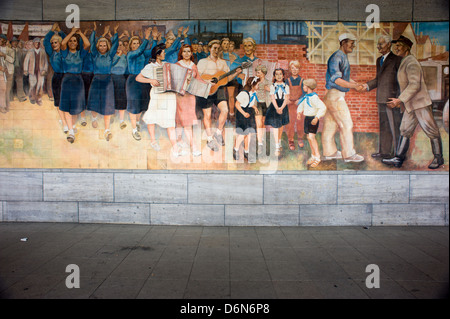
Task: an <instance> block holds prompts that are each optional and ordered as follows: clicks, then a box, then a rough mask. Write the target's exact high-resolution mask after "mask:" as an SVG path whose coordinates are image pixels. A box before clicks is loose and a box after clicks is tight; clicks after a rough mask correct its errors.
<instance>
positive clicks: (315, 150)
mask: <svg viewBox="0 0 450 319" xmlns="http://www.w3.org/2000/svg"><path fill="white" fill-rule="evenodd" d="M316 87H317V83H316V80H314V79H307V80H304V81H303V85H302V90H303V92H305V94H304V95H303V96H302V98H301V99H300V100H299V102H298V108H297V120H301V118H302V114H303V115H304V116H305V120H304V131H305V134H307V138H308V142H309V146H310V147H311V158H310V159H309V160H308V161H307V162H306V164H307V165H310V167H312V168H314V167H317V165H319V163H320V152H319V145H318V144H317V141H316V133H317V129H318V128H319V120H320V119H321V118H322V117H323V116H324V115H325V113H326V111H327V107H326V106H325V103H323V102H322V101H321V100H320V98H319V96H318V95H317V93H316V92H314V89H315V88H316Z"/></svg>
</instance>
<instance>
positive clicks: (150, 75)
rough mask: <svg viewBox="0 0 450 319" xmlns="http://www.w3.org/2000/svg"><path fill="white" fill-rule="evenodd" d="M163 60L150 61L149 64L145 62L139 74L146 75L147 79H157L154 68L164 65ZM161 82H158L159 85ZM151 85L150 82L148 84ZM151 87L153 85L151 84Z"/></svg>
mask: <svg viewBox="0 0 450 319" xmlns="http://www.w3.org/2000/svg"><path fill="white" fill-rule="evenodd" d="M164 63H165V62H163V63H162V64H159V63H156V62H152V63H150V64H147V65H146V66H145V67H144V68H143V69H142V71H141V74H142V75H143V76H144V77H146V78H147V79H152V80H157V78H156V69H157V68H162V66H163V65H164ZM162 84H163V83H160V85H162ZM150 85H152V84H150ZM152 87H153V85H152Z"/></svg>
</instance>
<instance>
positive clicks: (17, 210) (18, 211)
mask: <svg viewBox="0 0 450 319" xmlns="http://www.w3.org/2000/svg"><path fill="white" fill-rule="evenodd" d="M3 221H5V222H6V221H7V222H17V221H18V222H64V223H76V222H78V204H77V203H75V202H7V203H4V212H3Z"/></svg>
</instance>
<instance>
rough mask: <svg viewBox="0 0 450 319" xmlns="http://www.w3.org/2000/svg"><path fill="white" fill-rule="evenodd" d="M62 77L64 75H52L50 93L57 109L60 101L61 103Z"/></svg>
mask: <svg viewBox="0 0 450 319" xmlns="http://www.w3.org/2000/svg"><path fill="white" fill-rule="evenodd" d="M63 77H64V73H56V72H55V73H53V77H52V92H53V97H54V101H53V103H54V104H55V106H56V107H59V104H60V101H61V83H62V80H63Z"/></svg>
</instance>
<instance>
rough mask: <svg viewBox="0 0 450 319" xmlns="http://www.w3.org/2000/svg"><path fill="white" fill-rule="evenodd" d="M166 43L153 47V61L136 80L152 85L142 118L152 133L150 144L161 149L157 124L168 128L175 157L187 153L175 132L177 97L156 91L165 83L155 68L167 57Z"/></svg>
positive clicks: (158, 149)
mask: <svg viewBox="0 0 450 319" xmlns="http://www.w3.org/2000/svg"><path fill="white" fill-rule="evenodd" d="M164 48H165V44H164V43H160V44H158V45H157V46H156V47H154V48H153V49H152V61H153V62H152V63H150V64H147V65H146V66H145V67H144V69H143V70H142V71H141V73H140V74H139V75H138V76H137V77H136V81H138V82H141V83H149V84H151V85H152V90H150V103H149V105H148V110H147V111H146V112H145V114H144V115H143V117H142V119H143V121H144V122H145V123H146V124H147V128H148V132H149V134H150V141H151V142H150V146H151V147H152V148H153V149H154V150H155V151H157V152H158V151H160V149H161V147H160V146H159V144H158V142H157V141H156V137H155V125H156V124H158V125H159V126H160V127H163V128H166V129H167V135H168V136H169V140H170V142H171V143H172V150H171V154H172V155H173V156H174V157H178V156H183V155H185V153H184V151H183V150H182V149H181V148H180V147H179V146H178V144H177V138H176V132H175V116H176V111H177V97H176V93H174V92H164V93H156V92H155V89H154V88H155V87H158V86H161V85H163V84H162V83H160V82H159V81H158V80H157V79H156V78H155V71H156V70H155V69H157V68H161V67H163V65H164V63H166V62H163V60H164V57H165V51H164Z"/></svg>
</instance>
